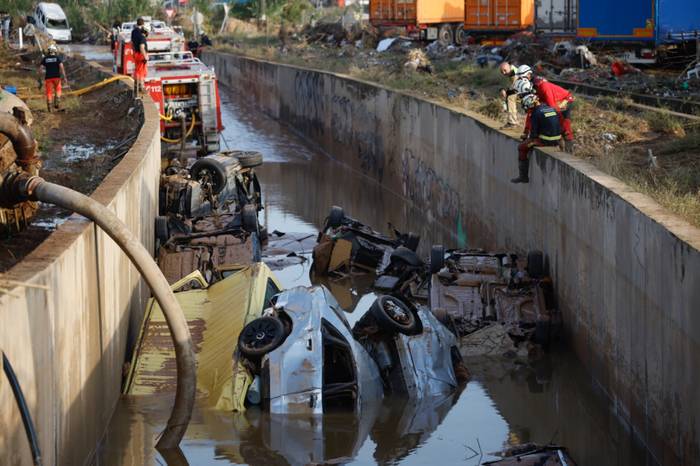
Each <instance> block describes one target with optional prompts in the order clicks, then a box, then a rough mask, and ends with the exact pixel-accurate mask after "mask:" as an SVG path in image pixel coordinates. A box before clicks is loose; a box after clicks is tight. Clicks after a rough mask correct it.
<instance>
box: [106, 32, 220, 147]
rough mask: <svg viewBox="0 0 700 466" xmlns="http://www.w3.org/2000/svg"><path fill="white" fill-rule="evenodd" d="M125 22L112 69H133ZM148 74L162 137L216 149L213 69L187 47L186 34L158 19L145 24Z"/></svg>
mask: <svg viewBox="0 0 700 466" xmlns="http://www.w3.org/2000/svg"><path fill="white" fill-rule="evenodd" d="M149 23H150V24H149ZM133 27H135V23H124V24H123V25H122V31H121V33H120V35H119V41H118V43H117V44H116V47H115V51H114V71H115V73H121V74H128V75H131V74H133V70H134V67H135V65H134V58H133V49H132V47H131V30H132V29H133ZM146 27H147V29H149V28H150V32H149V34H148V39H147V40H148V75H147V77H146V81H145V83H144V85H145V87H146V89H147V91H148V93H149V94H150V96H151V98H152V99H153V100H154V101H155V102H156V104H157V105H158V107H159V109H160V114H161V122H160V129H161V139H162V140H163V142H165V143H169V144H180V145H182V146H184V144H185V143H188V142H191V141H194V142H195V143H196V146H197V150H198V153H199V154H200V155H206V154H208V153H213V152H219V150H220V146H219V133H220V132H221V130H223V125H222V122H221V99H220V96H219V86H218V81H217V79H216V74H215V73H214V70H213V69H212V68H209V67H208V66H207V65H205V64H204V63H202V62H201V61H200V60H199V59H198V58H195V57H194V56H193V55H192V52H190V51H187V50H185V48H186V47H185V43H184V38H183V37H182V36H181V35H180V34H178V33H176V32H175V31H173V30H172V29H171V28H169V27H167V26H165V24H164V23H162V22H160V21H151V22H147V23H146Z"/></svg>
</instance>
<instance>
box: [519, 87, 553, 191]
mask: <svg viewBox="0 0 700 466" xmlns="http://www.w3.org/2000/svg"><path fill="white" fill-rule="evenodd" d="M522 105H523V109H524V110H525V111H526V112H527V119H526V121H525V133H523V136H522V139H523V142H522V143H521V144H520V145H519V146H518V171H519V175H518V177H517V178H513V179H512V180H510V181H511V183H529V182H530V178H529V171H530V160H529V157H530V151H531V150H532V148H533V147H539V146H556V145H559V141H560V140H561V126H560V124H559V114H558V113H557V112H556V110H554V109H553V108H552V107H550V106H549V105H546V104H543V103H540V101H539V98H538V97H537V95H536V94H526V95H525V96H524V97H523V99H522Z"/></svg>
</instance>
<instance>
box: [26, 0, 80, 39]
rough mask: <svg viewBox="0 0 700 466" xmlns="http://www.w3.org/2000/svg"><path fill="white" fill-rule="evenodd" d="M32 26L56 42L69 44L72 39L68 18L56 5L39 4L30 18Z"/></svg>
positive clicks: (59, 6)
mask: <svg viewBox="0 0 700 466" xmlns="http://www.w3.org/2000/svg"><path fill="white" fill-rule="evenodd" d="M32 20H33V23H34V26H35V27H36V28H37V29H38V30H39V31H40V32H43V33H45V34H47V35H48V36H49V37H51V39H53V40H54V41H56V42H70V41H71V40H72V39H73V37H72V34H71V28H70V25H69V24H68V18H67V17H66V14H65V13H64V11H63V8H61V5H59V4H57V3H45V2H41V3H39V4H38V5H37V6H36V9H35V10H34V14H33V16H32Z"/></svg>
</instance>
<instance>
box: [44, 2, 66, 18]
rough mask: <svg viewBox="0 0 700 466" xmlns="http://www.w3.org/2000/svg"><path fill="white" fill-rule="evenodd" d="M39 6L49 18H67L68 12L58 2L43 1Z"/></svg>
mask: <svg viewBox="0 0 700 466" xmlns="http://www.w3.org/2000/svg"><path fill="white" fill-rule="evenodd" d="M38 7H39V8H40V9H41V11H42V12H43V13H44V15H45V16H47V17H48V18H49V19H66V14H65V13H64V12H63V8H61V5H59V4H58V3H45V2H41V3H39V5H38Z"/></svg>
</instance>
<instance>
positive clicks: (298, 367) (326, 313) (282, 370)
mask: <svg viewBox="0 0 700 466" xmlns="http://www.w3.org/2000/svg"><path fill="white" fill-rule="evenodd" d="M272 304H273V305H272V307H271V308H269V309H267V310H266V311H265V312H264V313H263V316H262V317H260V318H258V319H255V320H253V321H252V322H250V323H249V324H248V325H246V327H245V328H244V329H243V331H242V332H241V334H240V337H239V340H238V351H239V353H240V355H241V356H243V357H244V358H245V359H247V361H248V364H247V365H246V366H247V367H249V368H250V370H251V372H252V375H254V376H255V379H256V381H257V382H256V383H254V384H253V387H256V389H257V390H259V393H260V394H261V396H260V397H259V398H258V396H255V397H252V398H253V399H255V400H259V402H260V403H261V404H263V406H265V407H267V408H268V409H269V411H270V413H274V414H321V413H323V412H325V411H326V410H328V409H331V408H334V407H345V408H347V407H352V409H353V410H354V411H356V412H358V413H359V412H361V411H362V410H363V406H364V405H365V404H366V403H371V402H376V401H377V400H380V399H381V398H382V397H383V395H384V394H396V395H402V396H407V397H409V398H421V397H428V396H438V395H444V394H449V393H451V392H452V391H453V390H454V389H455V388H456V387H457V385H458V380H457V376H456V375H455V365H460V364H461V357H460V356H459V351H458V349H457V340H456V338H455V336H454V335H453V334H452V333H450V331H449V330H448V329H447V328H446V327H445V326H444V325H442V324H441V323H440V322H439V321H438V320H437V319H436V318H435V317H434V316H433V315H432V313H431V312H430V311H429V310H428V309H427V308H422V307H418V308H416V307H414V306H412V305H410V304H409V303H406V302H403V301H402V300H401V299H399V298H397V297H394V296H388V295H384V296H379V297H378V298H377V300H376V301H375V302H374V304H373V305H372V306H371V307H370V308H369V310H368V311H367V312H366V313H365V314H364V315H362V317H361V318H359V320H357V322H356V323H355V325H354V326H353V327H352V328H351V326H350V324H349V323H348V320H347V318H346V316H345V311H343V309H342V308H341V307H340V305H339V304H338V302H337V301H336V300H335V298H334V297H333V295H332V294H331V292H330V291H328V289H326V288H325V287H323V286H317V287H311V288H306V287H298V288H294V289H291V290H288V291H284V292H282V293H280V294H279V295H277V296H275V297H274V298H273V300H272Z"/></svg>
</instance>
